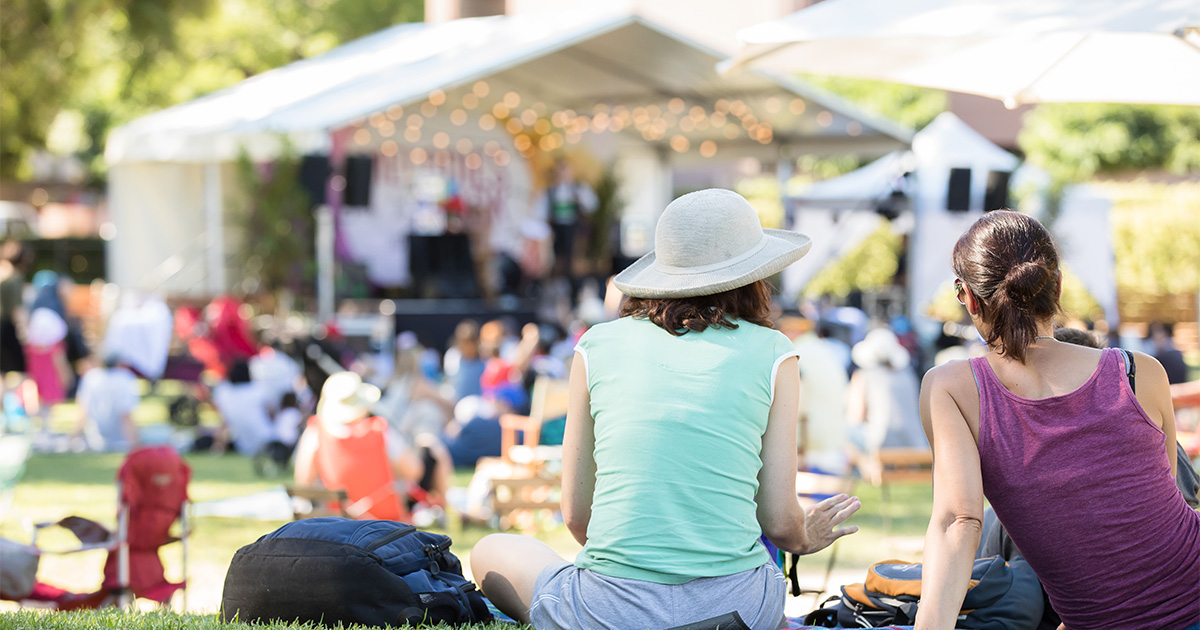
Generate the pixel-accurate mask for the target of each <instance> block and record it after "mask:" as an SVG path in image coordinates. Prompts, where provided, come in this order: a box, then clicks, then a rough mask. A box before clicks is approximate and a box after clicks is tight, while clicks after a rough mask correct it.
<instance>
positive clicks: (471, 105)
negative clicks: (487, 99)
mask: <svg viewBox="0 0 1200 630" xmlns="http://www.w3.org/2000/svg"><path fill="white" fill-rule="evenodd" d="M462 106H463V107H464V108H466V109H475V108H476V107H479V97H478V96H475V94H474V93H472V92H468V93H466V94H463V97H462Z"/></svg>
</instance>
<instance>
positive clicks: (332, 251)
mask: <svg viewBox="0 0 1200 630" xmlns="http://www.w3.org/2000/svg"><path fill="white" fill-rule="evenodd" d="M352 131H353V130H352V129H350V128H345V129H336V130H334V131H333V132H332V133H330V134H329V178H328V179H327V180H325V207H324V208H322V209H320V210H319V211H318V214H317V316H318V321H321V322H328V321H331V320H332V319H333V314H334V311H335V310H336V308H337V304H336V302H337V298H336V294H337V283H336V275H337V270H336V267H337V261H338V259H343V260H344V259H345V258H347V256H348V254H349V252H348V251H347V250H346V243H345V241H344V240H343V235H342V234H341V230H340V229H338V227H339V226H338V223H339V219H340V217H341V214H342V204H343V202H344V200H345V192H346V141H347V140H348V139H349V134H350V133H351V132H352Z"/></svg>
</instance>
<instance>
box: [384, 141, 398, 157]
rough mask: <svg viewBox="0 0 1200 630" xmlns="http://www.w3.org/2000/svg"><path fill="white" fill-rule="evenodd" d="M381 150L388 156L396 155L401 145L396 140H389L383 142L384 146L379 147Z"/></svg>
mask: <svg viewBox="0 0 1200 630" xmlns="http://www.w3.org/2000/svg"><path fill="white" fill-rule="evenodd" d="M379 152H380V153H382V154H384V155H385V156H387V157H395V156H396V154H397V153H399V152H400V145H398V144H396V143H395V141H392V140H388V141H386V142H384V143H383V146H381V147H379Z"/></svg>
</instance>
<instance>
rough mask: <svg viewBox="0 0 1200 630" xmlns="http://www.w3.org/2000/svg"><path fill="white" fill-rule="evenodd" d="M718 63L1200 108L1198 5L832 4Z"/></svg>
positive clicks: (795, 16)
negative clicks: (728, 59) (726, 60)
mask: <svg viewBox="0 0 1200 630" xmlns="http://www.w3.org/2000/svg"><path fill="white" fill-rule="evenodd" d="M738 38H739V39H740V40H741V41H742V42H743V43H744V44H745V46H744V47H743V48H742V50H740V51H738V53H737V56H736V57H735V58H734V59H731V60H730V61H728V62H726V63H725V64H724V66H725V67H733V66H749V67H759V68H762V67H769V68H777V69H778V68H785V69H788V70H792V71H803V72H814V73H818V74H832V75H840V76H853V77H861V78H868V79H878V80H883V81H894V82H897V83H908V84H912V85H922V86H926V87H932V88H938V89H942V90H953V91H956V92H969V93H972V94H979V95H982V96H987V97H991V98H996V99H1000V100H1002V101H1004V103H1005V104H1006V105H1008V106H1009V107H1015V106H1016V105H1020V104H1022V103H1038V102H1042V103H1046V102H1100V103H1159V104H1175V105H1200V80H1197V77H1200V1H1197V0H905V1H904V2H895V1H894V0H827V1H826V2H822V3H820V4H817V5H816V6H812V7H809V8H806V9H801V10H800V11H796V12H795V13H792V14H791V15H788V16H785V17H782V18H779V19H776V20H771V21H769V22H764V23H762V24H758V25H756V26H752V27H750V28H747V29H743V30H742V31H740V32H739V33H738Z"/></svg>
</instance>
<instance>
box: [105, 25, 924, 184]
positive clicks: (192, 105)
mask: <svg viewBox="0 0 1200 630" xmlns="http://www.w3.org/2000/svg"><path fill="white" fill-rule="evenodd" d="M722 58H723V55H722V54H720V53H719V52H715V51H711V50H708V49H706V48H704V47H702V46H700V45H698V44H695V43H693V42H690V41H687V40H686V39H684V38H682V37H681V36H679V35H677V34H675V33H672V32H671V31H669V30H667V29H666V28H664V27H662V26H661V25H658V24H656V23H654V22H651V21H649V20H647V19H646V18H644V17H642V16H639V15H637V14H636V13H631V12H629V11H627V10H622V11H621V12H618V13H613V12H612V11H611V10H610V11H608V12H597V11H595V10H592V9H585V10H574V11H568V12H562V13H549V14H531V15H518V16H495V17H485V18H472V19H463V20H454V21H450V22H444V23H438V24H424V23H413V24H400V25H397V26H393V27H391V28H387V29H384V30H382V31H380V32H378V33H375V34H372V35H368V36H366V37H363V38H361V39H358V40H355V41H353V42H350V43H348V44H345V45H343V46H341V47H339V48H337V49H334V50H332V51H330V52H329V53H326V54H324V55H321V56H318V57H314V58H312V59H306V60H302V61H298V62H296V63H293V64H290V65H288V66H284V67H282V68H278V69H275V70H272V71H269V72H266V73H263V74H261V75H258V76H256V77H251V78H249V79H247V80H245V81H242V82H241V83H238V84H237V85H234V86H232V87H230V88H227V89H224V90H221V91H218V92H215V93H213V94H210V95H208V96H204V97H202V98H199V99H196V100H193V101H191V102H188V103H184V104H181V105H177V106H174V107H170V108H168V109H165V110H162V111H159V112H156V113H154V114H150V115H148V116H144V117H142V118H139V119H137V120H134V121H132V122H130V123H128V124H126V125H123V126H121V127H119V128H117V129H116V130H114V131H113V133H112V134H111V135H110V137H109V140H108V146H107V148H106V154H105V155H106V158H107V159H108V161H109V163H110V164H113V165H115V164H119V163H123V162H214V161H225V160H230V159H232V158H233V157H234V156H235V155H236V154H237V152H238V151H239V150H240V149H241V148H242V147H245V148H247V149H248V150H250V152H251V153H252V154H254V155H257V156H269V155H271V154H272V153H274V152H275V151H277V149H278V138H277V135H278V134H287V135H288V136H289V138H290V139H291V141H292V142H293V143H294V144H295V145H296V147H297V148H298V149H299V150H301V151H321V150H327V148H328V142H329V140H328V136H329V132H330V131H332V130H336V129H339V128H342V127H346V126H348V125H351V124H354V123H357V122H359V121H361V120H363V119H364V118H366V117H368V116H370V115H372V114H374V113H378V112H383V111H384V110H386V109H387V108H389V107H392V106H395V105H401V106H408V105H411V104H413V103H418V102H421V101H424V100H425V99H426V98H427V97H429V95H430V94H431V93H432V92H435V91H437V90H442V91H450V90H452V89H455V88H461V89H469V88H470V86H471V84H472V83H474V82H476V81H479V80H487V81H488V82H490V83H491V84H492V90H491V97H490V98H491V99H492V100H493V101H494V100H496V99H498V98H499V96H500V95H502V94H503V93H504V92H505V91H508V90H514V91H517V92H520V93H524V94H526V95H528V96H534V97H536V98H538V99H539V100H540V101H542V102H544V104H545V105H546V106H548V107H550V108H559V109H567V108H574V109H580V110H590V109H591V108H592V107H593V106H595V105H596V104H597V103H608V104H610V105H614V104H625V105H629V106H633V105H637V104H650V103H664V102H665V101H666V100H668V99H671V98H674V97H679V98H682V99H684V100H686V101H689V102H701V103H709V104H711V103H712V102H713V101H715V100H717V99H720V98H729V99H732V98H740V99H743V100H744V101H745V102H746V103H747V104H749V105H751V106H752V109H753V110H754V112H755V113H756V114H759V115H760V116H761V118H760V120H764V121H765V122H769V123H772V124H773V128H774V137H773V140H772V143H773V144H780V143H793V144H797V145H799V146H800V147H801V148H805V145H807V148H808V149H810V150H811V151H812V152H829V151H832V150H838V151H842V152H856V151H858V152H873V153H882V152H885V151H887V150H890V149H893V148H897V147H899V146H903V145H905V144H907V143H908V141H909V140H910V139H911V131H909V130H908V129H906V128H904V127H902V126H900V125H897V124H895V123H892V122H890V121H888V120H886V119H883V118H880V117H876V116H872V115H869V114H867V113H865V112H862V111H859V110H858V109H856V108H855V107H853V106H852V105H850V104H849V103H847V102H845V101H843V100H841V99H839V98H837V97H835V96H833V95H831V94H828V93H826V92H824V91H821V90H819V89H817V88H815V87H813V86H811V85H808V84H806V83H803V82H800V81H798V80H795V79H791V78H785V77H781V76H776V75H771V74H768V73H742V74H740V75H738V76H734V77H723V76H719V75H718V74H717V72H716V68H715V66H716V64H717V63H718V62H719V61H720V60H721V59H722ZM772 97H774V98H775V99H776V101H775V103H774V106H773V107H772V106H771V105H772V104H770V103H766V101H768V100H769V99H771V98H772ZM780 98H782V99H795V98H800V99H803V100H804V101H805V102H806V105H805V106H803V107H797V108H796V109H800V110H801V113H800V114H796V113H795V112H794V111H791V112H789V109H788V107H787V106H786V105H787V103H788V102H789V101H788V100H784V101H783V103H784V106H783V107H782V108H780V107H779V102H780V101H779V100H778V99H780ZM755 100H757V101H758V103H759V106H757V107H755V106H754V103H755ZM689 104H690V103H689ZM764 104H765V105H766V106H765V107H764V106H763V105H764ZM780 109H781V110H782V111H781V112H780V111H779V110H780ZM777 114H778V115H777ZM789 114H791V117H790V118H789V117H788V115H789ZM773 117H774V118H776V119H777V120H773V119H772V118H773ZM714 131H715V130H714ZM713 139H714V140H716V139H720V140H721V141H724V139H723V138H720V136H719V134H717V135H715V136H714V138H713ZM696 140H702V139H701V138H697V139H696ZM743 141H744V140H743ZM750 142H752V143H753V144H758V143H757V142H753V141H750Z"/></svg>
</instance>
